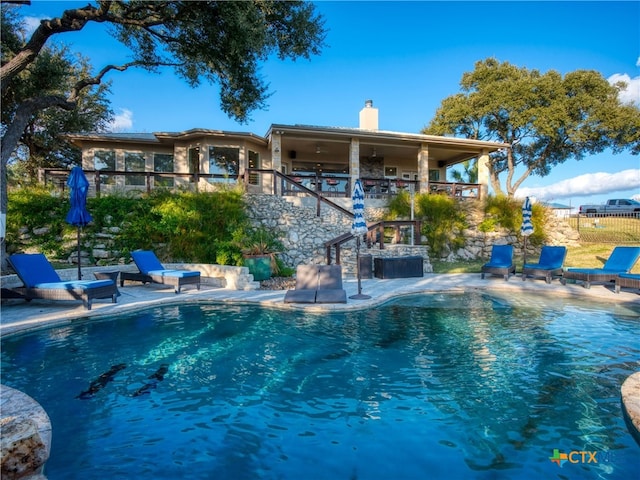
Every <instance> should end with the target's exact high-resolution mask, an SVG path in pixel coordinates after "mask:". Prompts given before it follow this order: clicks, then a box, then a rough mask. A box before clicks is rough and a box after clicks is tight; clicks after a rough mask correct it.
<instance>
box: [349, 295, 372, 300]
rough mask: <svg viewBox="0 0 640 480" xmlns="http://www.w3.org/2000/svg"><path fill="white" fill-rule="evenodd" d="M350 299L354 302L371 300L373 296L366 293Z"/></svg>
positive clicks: (352, 296)
mask: <svg viewBox="0 0 640 480" xmlns="http://www.w3.org/2000/svg"><path fill="white" fill-rule="evenodd" d="M349 298H351V299H353V300H369V299H370V298H371V296H370V295H365V294H364V293H357V294H356V295H351V296H350V297H349Z"/></svg>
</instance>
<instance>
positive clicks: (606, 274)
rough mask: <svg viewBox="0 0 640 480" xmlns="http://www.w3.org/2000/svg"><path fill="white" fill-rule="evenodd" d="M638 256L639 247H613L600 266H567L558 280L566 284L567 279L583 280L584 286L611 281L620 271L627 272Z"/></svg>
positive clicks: (639, 256) (588, 286)
mask: <svg viewBox="0 0 640 480" xmlns="http://www.w3.org/2000/svg"><path fill="white" fill-rule="evenodd" d="M638 258H640V247H615V248H614V249H613V252H611V255H609V258H608V259H607V261H606V262H605V264H604V265H603V266H602V268H567V269H566V270H565V271H564V272H563V273H562V278H561V279H560V282H561V283H562V284H563V285H566V283H567V280H569V279H572V280H578V281H582V282H584V283H583V284H582V286H583V287H584V288H591V284H592V283H603V284H606V283H611V282H615V281H616V278H617V277H618V275H619V274H621V273H629V271H630V270H631V269H632V268H633V266H634V265H635V263H636V262H637V261H638Z"/></svg>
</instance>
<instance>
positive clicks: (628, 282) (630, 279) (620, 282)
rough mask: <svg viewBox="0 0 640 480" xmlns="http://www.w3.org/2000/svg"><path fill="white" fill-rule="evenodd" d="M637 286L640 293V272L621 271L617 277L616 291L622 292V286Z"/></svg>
mask: <svg viewBox="0 0 640 480" xmlns="http://www.w3.org/2000/svg"><path fill="white" fill-rule="evenodd" d="M623 287H626V288H635V289H637V290H638V293H640V274H638V273H620V274H618V276H617V277H616V286H615V292H616V293H620V288H623Z"/></svg>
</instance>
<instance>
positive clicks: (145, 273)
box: [120, 250, 200, 293]
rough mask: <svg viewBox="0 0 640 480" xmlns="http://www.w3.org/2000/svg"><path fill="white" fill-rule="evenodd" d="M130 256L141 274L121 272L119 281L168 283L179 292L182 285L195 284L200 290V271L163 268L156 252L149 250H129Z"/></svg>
mask: <svg viewBox="0 0 640 480" xmlns="http://www.w3.org/2000/svg"><path fill="white" fill-rule="evenodd" d="M131 258H133V261H134V262H135V264H136V266H137V267H138V270H140V273H141V274H142V276H140V275H137V274H130V273H127V272H123V273H121V274H120V282H121V283H123V282H124V281H125V280H134V281H135V280H137V281H142V282H154V283H159V284H169V285H173V286H174V288H175V291H176V293H179V292H180V290H181V288H182V286H183V285H196V288H197V289H198V290H200V272H198V271H197V270H173V269H168V268H164V266H163V265H162V263H160V260H158V257H157V256H156V254H155V253H154V252H152V251H151V250H137V251H135V252H131ZM140 277H141V278H140Z"/></svg>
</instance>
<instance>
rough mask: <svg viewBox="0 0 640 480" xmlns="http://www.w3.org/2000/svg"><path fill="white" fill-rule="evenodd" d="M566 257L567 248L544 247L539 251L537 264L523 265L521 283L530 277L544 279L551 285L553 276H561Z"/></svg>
mask: <svg viewBox="0 0 640 480" xmlns="http://www.w3.org/2000/svg"><path fill="white" fill-rule="evenodd" d="M566 256H567V247H552V246H549V245H544V246H543V247H542V250H541V251H540V258H539V259H538V263H525V264H524V265H523V267H522V281H523V282H524V281H525V280H526V279H527V276H530V277H544V279H545V281H546V282H547V283H551V280H552V279H553V277H554V276H560V277H561V276H562V265H563V264H564V259H565V257H566Z"/></svg>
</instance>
